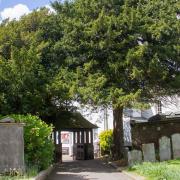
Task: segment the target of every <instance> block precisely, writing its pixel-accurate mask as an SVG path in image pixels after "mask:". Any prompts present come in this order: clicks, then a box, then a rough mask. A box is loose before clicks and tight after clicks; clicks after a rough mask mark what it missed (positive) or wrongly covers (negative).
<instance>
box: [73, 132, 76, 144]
mask: <svg viewBox="0 0 180 180" xmlns="http://www.w3.org/2000/svg"><path fill="white" fill-rule="evenodd" d="M74 144H76V132H73V145H74Z"/></svg>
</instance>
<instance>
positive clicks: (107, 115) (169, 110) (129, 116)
mask: <svg viewBox="0 0 180 180" xmlns="http://www.w3.org/2000/svg"><path fill="white" fill-rule="evenodd" d="M79 111H80V113H81V114H82V115H83V116H84V117H85V118H86V119H87V120H89V121H90V122H92V123H94V124H96V125H97V126H98V127H99V129H98V130H97V132H95V137H94V139H96V138H97V136H98V134H99V133H100V132H101V131H103V130H106V129H113V112H112V109H110V108H108V109H106V108H99V109H96V110H93V109H92V108H90V107H86V108H85V107H84V108H80V107H79ZM173 113H179V114H180V97H178V96H173V97H166V98H161V100H159V101H157V103H154V104H151V105H150V108H149V109H146V110H140V109H128V108H126V109H124V115H123V119H124V129H125V137H126V141H127V142H129V141H131V137H130V136H129V134H130V123H129V122H130V120H137V121H147V120H148V119H149V118H150V117H152V116H154V115H156V114H165V115H172V114H173Z"/></svg>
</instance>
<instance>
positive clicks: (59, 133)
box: [58, 131, 61, 144]
mask: <svg viewBox="0 0 180 180" xmlns="http://www.w3.org/2000/svg"><path fill="white" fill-rule="evenodd" d="M58 142H59V144H61V131H58Z"/></svg>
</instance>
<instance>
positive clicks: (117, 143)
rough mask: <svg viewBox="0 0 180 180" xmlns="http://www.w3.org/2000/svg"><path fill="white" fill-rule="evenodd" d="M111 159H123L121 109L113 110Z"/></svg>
mask: <svg viewBox="0 0 180 180" xmlns="http://www.w3.org/2000/svg"><path fill="white" fill-rule="evenodd" d="M113 118H114V119H113V127H114V130H113V144H114V146H113V149H112V150H113V153H112V154H113V158H114V159H115V160H118V159H122V158H123V152H124V150H123V146H124V132H123V107H117V108H114V109H113Z"/></svg>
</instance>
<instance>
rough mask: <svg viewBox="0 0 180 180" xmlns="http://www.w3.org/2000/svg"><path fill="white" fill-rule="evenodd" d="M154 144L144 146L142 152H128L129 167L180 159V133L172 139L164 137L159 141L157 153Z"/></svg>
mask: <svg viewBox="0 0 180 180" xmlns="http://www.w3.org/2000/svg"><path fill="white" fill-rule="evenodd" d="M154 147H155V146H154V143H149V144H142V150H136V149H134V150H131V151H128V157H127V160H128V165H130V166H131V165H133V164H135V163H141V162H142V161H145V162H156V161H159V160H160V161H166V160H170V159H172V158H174V159H176V158H180V133H179V134H173V135H172V136H171V138H168V137H166V136H163V137H161V138H160V139H159V149H158V150H156V151H155V148H154Z"/></svg>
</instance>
